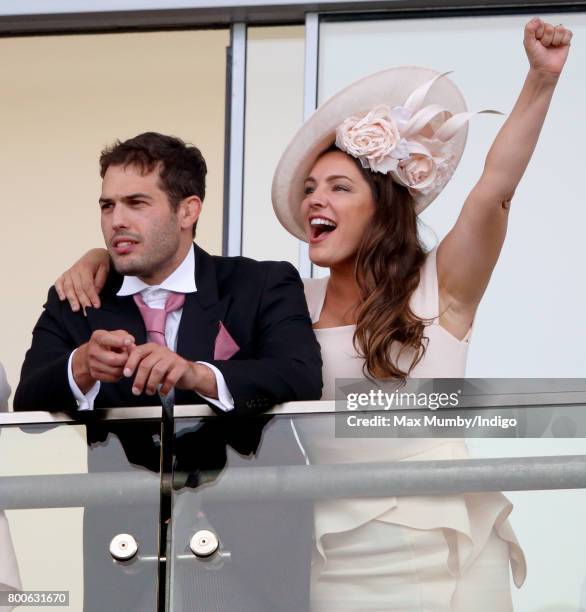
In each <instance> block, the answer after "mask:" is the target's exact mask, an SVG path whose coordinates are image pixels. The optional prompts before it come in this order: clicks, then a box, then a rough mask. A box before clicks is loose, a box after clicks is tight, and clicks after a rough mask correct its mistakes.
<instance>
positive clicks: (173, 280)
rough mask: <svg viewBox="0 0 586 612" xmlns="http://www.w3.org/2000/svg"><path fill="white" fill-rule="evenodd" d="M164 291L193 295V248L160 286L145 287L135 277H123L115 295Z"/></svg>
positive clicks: (194, 290)
mask: <svg viewBox="0 0 586 612" xmlns="http://www.w3.org/2000/svg"><path fill="white" fill-rule="evenodd" d="M154 288H158V289H166V290H167V291H175V292H176V293H195V292H196V291H197V287H196V286H195V252H194V249H193V247H191V248H190V249H189V252H188V253H187V256H186V257H185V259H184V260H183V261H182V262H181V263H180V264H179V266H177V268H176V269H175V270H174V271H173V272H172V273H171V274H170V275H169V276H168V277H167V278H166V279H165V280H164V281H163V282H162V283H161V284H160V285H147V284H146V283H144V282H143V281H141V280H140V278H138V277H137V276H125V277H124V280H123V281H122V287H120V290H119V291H118V293H117V294H116V295H118V296H125V295H134V294H135V293H140V292H141V291H144V290H145V289H154Z"/></svg>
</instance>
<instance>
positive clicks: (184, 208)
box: [177, 195, 203, 229]
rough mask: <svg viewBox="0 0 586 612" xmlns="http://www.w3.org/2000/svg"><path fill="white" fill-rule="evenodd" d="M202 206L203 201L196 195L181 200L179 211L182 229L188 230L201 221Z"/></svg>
mask: <svg viewBox="0 0 586 612" xmlns="http://www.w3.org/2000/svg"><path fill="white" fill-rule="evenodd" d="M202 206H203V202H202V201H201V198H199V197H198V196H196V195H192V196H189V197H188V198H184V199H183V200H181V202H180V203H179V209H178V211H177V214H178V215H179V221H180V224H181V229H186V228H188V227H191V226H192V225H195V223H196V222H197V220H198V219H199V215H200V213H201V208H202Z"/></svg>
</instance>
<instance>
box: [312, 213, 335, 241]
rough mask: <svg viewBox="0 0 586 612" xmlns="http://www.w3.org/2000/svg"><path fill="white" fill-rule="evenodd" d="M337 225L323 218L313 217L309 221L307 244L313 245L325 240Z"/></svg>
mask: <svg viewBox="0 0 586 612" xmlns="http://www.w3.org/2000/svg"><path fill="white" fill-rule="evenodd" d="M337 227H338V226H337V224H336V223H334V222H333V221H332V220H330V219H326V218H325V217H313V218H312V219H310V220H309V242H310V244H315V243H317V242H322V241H323V240H325V239H326V238H327V237H328V236H329V235H330V234H331V233H332V232H334V231H335V230H336V228H337Z"/></svg>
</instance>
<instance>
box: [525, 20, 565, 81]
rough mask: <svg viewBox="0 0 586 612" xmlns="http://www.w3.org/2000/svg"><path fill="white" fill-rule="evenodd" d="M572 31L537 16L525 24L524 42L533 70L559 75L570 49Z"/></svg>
mask: <svg viewBox="0 0 586 612" xmlns="http://www.w3.org/2000/svg"><path fill="white" fill-rule="evenodd" d="M571 40H572V32H571V30H568V29H567V28H564V26H563V25H557V26H553V25H552V24H551V23H546V22H544V21H542V20H541V19H539V18H538V17H535V18H534V19H532V20H531V21H530V22H529V23H528V24H527V25H526V26H525V37H524V40H523V44H524V46H525V52H526V53H527V58H528V59H529V65H530V66H531V69H532V70H535V71H536V72H538V73H541V74H546V75H551V76H554V77H559V75H560V74H561V72H562V69H563V67H564V64H565V63H566V59H567V57H568V52H569V50H570V41H571Z"/></svg>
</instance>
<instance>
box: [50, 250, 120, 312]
mask: <svg viewBox="0 0 586 612" xmlns="http://www.w3.org/2000/svg"><path fill="white" fill-rule="evenodd" d="M109 270H110V259H109V257H108V251H106V250H105V249H92V250H91V251H88V252H87V253H86V254H85V255H84V256H83V257H82V258H81V259H78V260H77V261H76V262H75V263H74V264H73V265H72V266H71V268H69V269H68V270H66V271H65V272H63V274H62V275H61V276H60V277H59V278H58V279H57V280H56V281H55V290H56V291H57V295H58V296H59V299H60V300H61V301H63V300H65V299H67V300H68V301H69V305H70V307H71V310H73V311H74V312H77V311H78V310H79V309H80V307H81V308H83V313H84V315H85V309H86V308H89V307H90V306H93V307H94V308H99V307H100V296H99V293H100V291H101V290H102V288H103V287H104V284H105V283H106V279H107V278H108V271H109Z"/></svg>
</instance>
